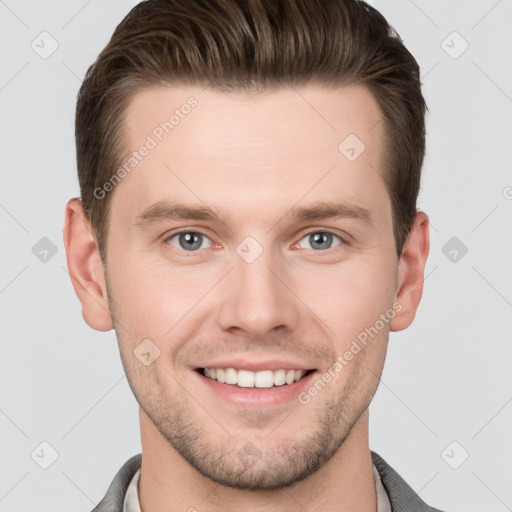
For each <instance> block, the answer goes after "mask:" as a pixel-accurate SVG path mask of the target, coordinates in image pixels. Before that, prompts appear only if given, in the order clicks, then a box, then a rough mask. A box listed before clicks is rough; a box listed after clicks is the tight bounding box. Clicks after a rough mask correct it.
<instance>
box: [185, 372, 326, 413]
mask: <svg viewBox="0 0 512 512" xmlns="http://www.w3.org/2000/svg"><path fill="white" fill-rule="evenodd" d="M258 366H259V367H258V368H254V370H255V371H251V370H247V369H245V368H240V369H238V368H235V367H233V366H228V367H216V368H210V367H202V368H196V369H195V371H192V374H193V375H197V390H198V392H199V393H201V394H203V393H204V400H205V403H212V404H218V405H219V406H220V403H218V400H220V401H221V403H222V404H226V403H227V404H231V406H235V407H236V408H237V409H238V408H240V407H243V408H244V409H247V408H250V409H252V410H262V409H267V410H269V408H275V407H284V406H290V405H291V404H293V403H296V404H297V403H302V402H300V401H299V400H298V398H299V396H300V393H301V392H303V391H304V390H305V389H307V387H308V386H311V385H312V383H313V381H314V379H315V376H316V375H317V374H319V372H318V371H317V370H316V369H309V370H306V369H296V370H294V369H290V368H286V369H285V368H279V365H278V364H276V365H275V366H274V368H275V369H272V370H270V369H265V366H260V365H258Z"/></svg>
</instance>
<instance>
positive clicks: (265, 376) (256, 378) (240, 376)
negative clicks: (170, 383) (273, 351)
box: [196, 367, 316, 390]
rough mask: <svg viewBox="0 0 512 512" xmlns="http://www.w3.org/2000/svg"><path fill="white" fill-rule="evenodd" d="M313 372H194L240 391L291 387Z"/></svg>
mask: <svg viewBox="0 0 512 512" xmlns="http://www.w3.org/2000/svg"><path fill="white" fill-rule="evenodd" d="M315 371H316V370H314V369H311V370H293V369H284V368H281V369H277V370H260V371H254V372H253V371H250V370H244V369H237V368H233V367H228V368H197V369H196V372H198V373H199V374H200V375H202V376H203V377H205V378H207V379H210V380H213V381H216V382H218V383H220V384H226V385H228V386H232V387H236V388H240V389H242V388H251V389H257V390H266V389H270V388H277V387H280V386H284V387H287V386H291V385H293V384H294V383H296V382H299V381H301V380H303V379H305V378H306V377H307V376H308V375H310V374H311V373H313V372H315Z"/></svg>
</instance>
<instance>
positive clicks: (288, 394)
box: [194, 371, 317, 407]
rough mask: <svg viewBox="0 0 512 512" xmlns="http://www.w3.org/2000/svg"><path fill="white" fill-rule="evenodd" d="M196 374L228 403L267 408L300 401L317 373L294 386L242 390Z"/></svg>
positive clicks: (198, 373) (197, 373)
mask: <svg viewBox="0 0 512 512" xmlns="http://www.w3.org/2000/svg"><path fill="white" fill-rule="evenodd" d="M194 373H195V374H196V375H197V376H198V377H199V379H200V380H201V382H203V383H204V384H205V385H206V386H208V387H209V389H211V390H212V391H213V392H214V393H215V394H216V395H219V396H221V397H222V398H224V399H225V400H227V401H228V402H231V403H233V404H235V405H243V406H246V407H251V406H254V407H266V406H276V405H282V404H285V403H287V402H289V401H290V400H294V399H295V400H298V398H297V397H298V394H299V393H300V392H301V391H302V390H303V389H304V388H306V387H307V386H309V385H310V382H311V381H312V379H313V378H314V376H315V374H316V373H317V372H316V371H315V372H311V373H310V374H308V375H306V376H305V377H303V378H302V379H300V380H299V381H298V382H294V383H293V384H283V385H282V386H273V387H271V388H240V387H238V386H236V385H233V384H221V383H220V382H218V381H216V380H213V379H210V378H209V377H205V376H204V375H203V374H202V373H200V372H198V371H194Z"/></svg>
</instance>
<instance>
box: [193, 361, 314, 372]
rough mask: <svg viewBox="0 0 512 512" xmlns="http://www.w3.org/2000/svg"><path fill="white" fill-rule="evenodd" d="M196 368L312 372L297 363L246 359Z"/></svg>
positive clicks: (213, 363)
mask: <svg viewBox="0 0 512 512" xmlns="http://www.w3.org/2000/svg"><path fill="white" fill-rule="evenodd" d="M198 368H236V369H237V370H249V371H251V372H260V371H263V370H273V371H275V370H281V369H282V370H305V371H307V370H312V369H313V367H311V366H309V365H305V364H303V363H299V362H293V361H284V360H279V359H272V360H270V361H254V360H251V361H249V360H247V359H231V360H229V361H228V360H222V361H215V362H210V363H204V364H201V365H199V366H198V367H197V368H196V369H198Z"/></svg>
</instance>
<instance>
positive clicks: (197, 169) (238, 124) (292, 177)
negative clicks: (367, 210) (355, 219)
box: [112, 86, 389, 217]
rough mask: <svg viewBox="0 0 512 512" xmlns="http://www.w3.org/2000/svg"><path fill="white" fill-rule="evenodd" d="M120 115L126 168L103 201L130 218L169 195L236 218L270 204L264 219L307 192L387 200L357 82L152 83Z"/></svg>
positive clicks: (375, 111)
mask: <svg viewBox="0 0 512 512" xmlns="http://www.w3.org/2000/svg"><path fill="white" fill-rule="evenodd" d="M124 121H125V125H126V127H127V130H126V135H125V142H126V146H127V148H128V149H129V151H128V152H127V154H126V155H125V157H124V159H123V164H126V163H127V162H128V161H129V160H130V159H131V163H132V164H134V165H133V166H132V165H125V168H126V170H127V172H126V173H124V174H125V175H126V177H124V178H123V180H122V182H121V183H119V184H118V185H117V186H116V189H115V194H114V196H113V198H112V208H113V209H114V205H115V203H116V202H119V201H120V198H122V199H123V203H124V209H125V210H126V211H127V212H128V213H129V214H131V215H132V216H135V215H137V214H138V213H140V211H141V209H143V208H147V206H148V205H149V204H151V203H155V202H157V201H160V200H165V199H169V198H170V199H172V200H175V199H177V198H179V199H180V200H181V201H187V200H188V201H190V202H193V203H195V204H197V203H198V202H203V203H208V205H211V206H213V207H215V206H219V208H222V209H223V210H230V209H231V210H235V211H238V212H240V215H242V214H243V213H244V212H245V211H247V213H249V212H248V210H249V209H250V208H249V207H251V206H252V209H251V213H252V214H253V215H254V214H256V215H259V216H263V215H262V214H263V212H264V211H265V210H269V209H271V210H272V211H273V214H274V215H273V217H275V214H276V213H277V208H278V207H279V205H281V206H282V208H283V209H289V208H290V207H291V206H293V205H294V204H295V203H297V202H298V201H307V200H308V199H311V200H313V199H314V198H316V199H318V198H321V199H322V200H334V201H335V200H344V201H348V202H351V203H353V204H358V205H360V206H364V205H367V206H370V207H373V208H375V207H377V208H378V207H379V206H380V207H382V208H384V209H385V208H386V204H385V203H386V201H387V202H389V198H388V197H387V193H386V191H385V187H384V183H383V180H382V177H381V175H382V173H383V169H382V163H381V160H382V154H381V153H382V134H383V122H382V118H381V113H380V109H379V107H378V105H377V102H376V100H375V99H374V97H373V95H372V94H371V93H370V92H369V91H368V90H367V89H366V88H364V87H362V86H349V87H339V88H326V87H320V86H310V87H303V88H292V87H290V88H284V89H280V90H276V91H271V92H267V93H264V94H250V93H246V92H240V93H224V92H219V91H215V90H210V89H201V88H198V87H192V86H190V87H174V86H173V87H171V86H166V87H152V88H148V89H145V90H142V91H139V92H138V93H137V94H136V95H135V96H134V97H133V98H132V100H131V102H130V103H129V105H128V108H127V110H126V115H125V119H124ZM144 148H148V149H144ZM133 152H136V153H138V155H137V156H133ZM141 153H144V156H141ZM130 155H132V156H130ZM134 159H136V161H135V160H134Z"/></svg>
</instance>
